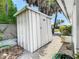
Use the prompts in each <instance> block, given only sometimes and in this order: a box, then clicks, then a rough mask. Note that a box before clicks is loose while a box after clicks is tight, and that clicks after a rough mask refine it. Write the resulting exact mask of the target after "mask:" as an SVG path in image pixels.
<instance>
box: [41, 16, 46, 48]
mask: <svg viewBox="0 0 79 59" xmlns="http://www.w3.org/2000/svg"><path fill="white" fill-rule="evenodd" d="M40 18H41V19H40V29H41V30H40V31H41V45H42V46H43V45H44V44H46V43H48V30H47V19H46V17H44V16H41V17H40Z"/></svg>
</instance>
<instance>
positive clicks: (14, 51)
mask: <svg viewBox="0 0 79 59" xmlns="http://www.w3.org/2000/svg"><path fill="white" fill-rule="evenodd" d="M22 53H23V48H21V47H19V46H14V47H12V48H10V49H3V50H1V51H0V59H17V57H18V56H20V55H21V54H22Z"/></svg>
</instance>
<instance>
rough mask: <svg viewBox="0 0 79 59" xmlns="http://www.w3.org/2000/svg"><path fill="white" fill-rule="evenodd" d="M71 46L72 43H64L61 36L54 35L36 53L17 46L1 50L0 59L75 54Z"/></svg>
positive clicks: (43, 58)
mask: <svg viewBox="0 0 79 59" xmlns="http://www.w3.org/2000/svg"><path fill="white" fill-rule="evenodd" d="M69 40H70V39H69ZM70 47H72V46H71V43H64V44H63V42H62V38H61V37H60V36H53V40H52V41H51V42H49V43H48V44H47V45H45V46H43V47H41V48H40V49H38V50H37V51H35V52H34V53H30V52H28V51H26V50H23V49H22V48H21V47H18V46H15V47H13V48H11V49H9V50H4V51H3V52H1V53H0V59H6V58H7V59H54V55H55V54H57V53H65V54H67V55H70V56H73V53H72V52H73V51H72V49H70Z"/></svg>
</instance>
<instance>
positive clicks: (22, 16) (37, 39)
mask: <svg viewBox="0 0 79 59" xmlns="http://www.w3.org/2000/svg"><path fill="white" fill-rule="evenodd" d="M15 16H17V36H18V45H20V46H21V47H23V48H24V49H25V50H28V51H30V52H34V51H35V50H37V49H38V48H40V47H42V46H43V45H45V44H47V43H48V42H50V41H51V40H52V31H51V22H50V20H51V18H50V17H49V16H47V15H45V14H43V13H41V12H37V11H34V10H32V9H31V8H29V7H24V8H23V9H22V10H20V11H18V12H17V13H16V14H15Z"/></svg>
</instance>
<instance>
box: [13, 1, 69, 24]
mask: <svg viewBox="0 0 79 59" xmlns="http://www.w3.org/2000/svg"><path fill="white" fill-rule="evenodd" d="M12 1H13V3H14V4H15V5H16V7H17V10H18V11H19V10H20V9H22V8H23V7H24V6H25V5H28V4H27V3H26V2H25V1H23V0H12ZM32 9H34V10H37V7H32ZM59 19H62V20H64V23H62V24H61V25H69V24H70V23H69V19H67V18H66V17H65V16H64V14H63V12H62V13H58V16H57V20H59ZM54 20H55V14H54V15H53V16H52V20H51V22H52V23H53V22H54Z"/></svg>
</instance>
